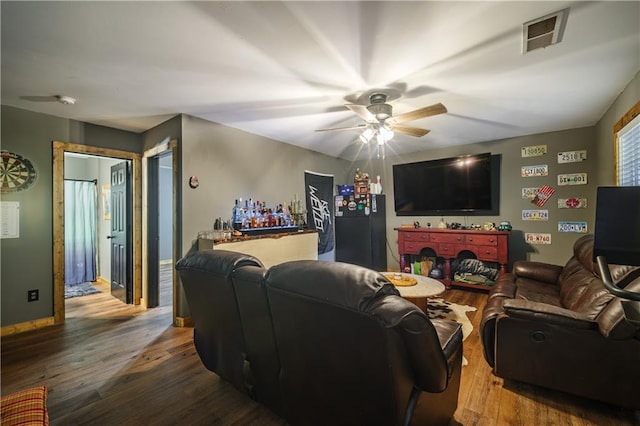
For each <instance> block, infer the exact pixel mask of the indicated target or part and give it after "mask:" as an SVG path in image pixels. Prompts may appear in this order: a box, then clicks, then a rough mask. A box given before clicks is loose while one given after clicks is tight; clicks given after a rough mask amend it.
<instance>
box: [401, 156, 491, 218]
mask: <svg viewBox="0 0 640 426" xmlns="http://www.w3.org/2000/svg"><path fill="white" fill-rule="evenodd" d="M500 160H501V157H500V155H491V153H483V154H475V155H464V156H459V157H451V158H442V159H438V160H430V161H419V162H416V163H405V164H394V165H393V192H394V203H395V211H396V214H397V215H398V216H443V215H448V216H467V215H469V216H497V215H498V214H499V210H500Z"/></svg>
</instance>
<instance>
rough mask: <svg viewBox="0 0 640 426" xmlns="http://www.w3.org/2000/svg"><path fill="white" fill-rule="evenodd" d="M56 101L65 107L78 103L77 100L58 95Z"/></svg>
mask: <svg viewBox="0 0 640 426" xmlns="http://www.w3.org/2000/svg"><path fill="white" fill-rule="evenodd" d="M56 99H57V100H58V102H60V103H61V104H63V105H74V104H75V103H76V100H75V99H74V98H72V97H71V96H64V95H58V96H56Z"/></svg>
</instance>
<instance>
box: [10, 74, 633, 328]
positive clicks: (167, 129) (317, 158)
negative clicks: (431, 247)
mask: <svg viewBox="0 0 640 426" xmlns="http://www.w3.org/2000/svg"><path fill="white" fill-rule="evenodd" d="M639 99H640V77H638V76H636V77H635V78H634V80H633V81H631V82H630V84H629V85H628V87H627V88H626V89H625V90H624V91H623V92H622V93H621V94H620V96H619V97H618V98H617V99H616V100H615V101H614V100H612V105H611V107H610V108H609V109H608V111H607V112H605V113H604V115H603V118H602V119H601V120H600V122H599V123H597V124H596V125H595V126H593V127H587V128H583V129H574V130H567V131H562V132H552V133H548V134H543V135H532V136H526V137H522V138H514V139H507V140H501V141H493V142H486V143H479V144H472V145H466V146H462V147H456V148H450V149H441V150H430V151H424V152H421V153H417V154H414V155H411V156H406V157H402V158H391V157H388V158H387V159H386V160H385V162H384V163H380V162H379V161H377V160H373V161H371V162H366V163H361V164H358V165H359V166H360V167H361V168H362V169H363V170H367V171H369V172H370V173H371V174H372V175H373V176H375V175H376V174H380V175H381V176H382V183H383V188H384V192H385V193H386V194H387V196H388V197H389V199H390V202H388V203H387V205H388V209H389V210H388V212H387V213H388V224H387V239H388V241H389V243H390V245H391V247H392V248H393V250H392V251H390V252H389V256H388V264H389V267H393V266H394V260H393V259H394V256H395V257H396V258H397V246H396V240H397V238H396V233H395V231H393V228H394V227H397V226H399V225H400V224H402V223H407V222H409V221H410V220H411V219H412V218H410V217H396V216H395V213H394V212H393V204H392V196H393V194H392V188H393V183H392V180H391V164H394V163H399V162H409V161H419V160H423V159H425V160H426V159H432V158H442V157H447V156H452V155H458V154H472V153H479V152H486V151H490V152H493V153H496V154H498V153H500V154H502V185H501V200H502V208H501V212H500V216H498V217H490V218H483V217H469V218H467V222H469V223H470V222H482V221H485V220H491V221H494V222H497V221H500V220H510V221H511V222H512V224H513V225H514V229H515V231H516V232H515V233H514V236H513V238H512V244H511V250H510V252H511V258H512V260H513V259H519V258H528V259H534V260H541V261H551V262H553V263H560V264H562V263H564V262H566V260H567V259H568V257H569V256H570V254H571V252H570V249H571V244H572V242H573V241H575V239H576V238H577V237H578V236H579V235H578V234H558V233H557V232H556V231H557V221H558V220H586V221H587V222H588V223H589V226H590V227H591V228H592V225H593V206H594V204H593V201H594V198H593V197H594V194H595V187H596V186H597V185H599V184H611V183H612V176H613V151H612V150H613V142H612V140H613V138H612V126H613V124H614V123H615V122H616V121H617V120H618V119H619V118H620V117H621V116H622V115H623V114H624V113H626V112H627V110H629V109H630V108H631V107H632V106H633V105H634V104H635V103H636V102H637V101H638V100H639ZM0 111H1V120H2V127H1V130H2V132H1V136H2V149H6V150H9V151H12V152H16V153H18V154H21V155H24V156H26V157H27V158H29V159H30V160H31V161H32V162H33V163H34V164H35V166H36V168H37V170H38V180H37V182H36V184H35V185H34V186H33V187H31V188H29V189H28V190H26V191H23V192H19V193H16V194H3V195H2V199H3V200H7V201H19V202H20V203H21V216H20V238H19V239H3V240H1V241H0V249H1V251H2V256H1V268H2V269H1V280H2V281H1V282H2V288H1V294H0V296H1V309H2V321H1V324H2V326H7V325H11V324H17V323H21V322H26V321H30V320H35V319H40V318H45V317H49V316H52V314H53V312H52V311H53V288H52V287H53V279H52V274H51V271H52V269H53V266H52V258H53V256H52V250H51V247H52V241H53V238H52V235H51V234H52V193H51V188H52V169H51V165H52V158H51V141H52V140H59V141H64V142H73V143H80V144H86V145H92V146H100V147H105V148H113V149H124V150H128V151H136V152H140V153H142V152H143V151H144V150H145V149H149V148H151V147H153V146H155V145H157V144H158V143H160V142H162V141H165V140H171V139H177V140H178V141H180V143H181V145H182V146H181V148H180V149H179V155H180V156H181V159H180V162H181V166H182V171H179V173H181V178H180V185H179V187H178V188H176V190H177V197H178V202H179V205H181V206H182V209H180V210H181V211H180V212H179V214H180V217H179V218H178V223H180V224H181V226H182V232H181V230H180V229H179V230H178V233H179V234H180V235H177V236H176V238H177V239H178V240H177V241H178V244H179V245H181V247H180V253H185V252H186V251H187V250H188V248H189V247H190V245H191V241H192V240H193V239H194V238H195V237H196V235H197V232H198V231H200V230H204V229H209V228H210V227H211V225H212V221H213V218H214V217H216V216H223V217H226V216H228V215H229V214H230V212H231V206H232V204H233V201H234V200H235V198H236V197H243V198H246V197H254V198H258V197H260V198H262V199H264V200H266V201H268V202H280V201H288V200H290V199H291V197H292V196H293V194H296V193H297V194H298V195H299V196H300V197H302V196H303V194H304V184H303V180H302V176H303V172H304V170H306V169H308V170H313V171H317V172H323V173H333V174H334V175H335V182H336V183H348V182H349V181H352V180H353V167H351V164H350V163H348V162H346V161H343V160H337V159H334V158H331V157H327V156H324V155H322V154H319V153H315V152H311V151H308V150H304V149H301V148H297V147H293V146H289V145H285V144H282V143H279V142H277V141H273V140H270V139H266V138H262V137H259V136H255V135H250V134H247V133H244V132H241V131H238V130H235V129H232V128H228V127H224V126H222V125H219V124H216V123H211V122H207V121H204V120H199V119H195V118H191V117H187V116H176V117H174V118H173V119H171V120H168V121H167V122H165V123H163V124H161V125H159V126H157V127H156V128H154V129H151V130H149V131H147V132H145V133H144V134H143V135H138V134H134V133H130V132H124V131H119V130H115V129H109V128H106V127H102V126H95V125H90V124H87V123H81V122H77V121H73V120H67V119H62V118H58V117H53V116H49V115H45V114H38V113H32V112H28V111H24V110H20V109H16V108H12V107H7V106H2V107H1V110H0ZM183 133H184V135H183ZM538 144H546V145H547V146H548V154H547V156H546V157H542V158H544V160H545V161H544V163H545V164H548V165H549V168H550V176H549V177H548V178H530V179H531V180H530V181H528V180H525V179H522V178H520V174H519V170H520V166H521V165H524V164H541V163H542V162H540V163H538V162H537V161H535V159H523V158H520V148H521V146H528V145H538ZM575 149H586V150H587V151H588V160H587V161H586V162H585V163H579V164H574V165H565V166H562V167H560V166H561V165H558V164H557V163H556V162H555V153H556V152H557V151H561V150H562V151H565V150H575ZM539 158H541V157H538V159H539ZM573 171H585V172H587V173H589V185H587V186H584V187H582V186H580V187H574V188H571V187H558V186H557V185H556V184H555V182H556V181H555V179H556V174H557V173H569V172H573ZM191 175H196V176H198V177H199V179H200V187H199V188H198V189H195V190H192V189H190V188H189V187H188V178H189V176H191ZM534 181H535V182H536V184H543V183H549V184H552V185H551V186H553V187H555V188H556V189H557V191H558V192H557V193H556V194H555V195H554V198H553V199H552V200H551V201H550V202H549V203H552V204H549V203H547V206H548V209H549V212H550V215H551V220H549V221H548V222H546V223H537V222H522V221H521V220H520V217H521V211H522V209H525V208H530V206H532V204H530V203H528V202H527V201H526V200H522V199H521V198H520V188H521V187H523V186H535V185H529V183H530V182H531V183H533V182H534ZM574 190H575V191H576V193H578V191H580V193H581V194H582V193H584V194H586V196H587V197H588V198H589V202H590V206H591V207H590V208H589V209H585V210H579V211H576V210H573V211H566V212H565V211H563V212H560V211H559V210H558V209H557V208H556V207H555V206H557V203H556V204H553V203H554V201H555V200H556V199H557V196H563V197H564V196H565V195H566V194H569V193H571V194H573V191H574ZM183 194H184V195H183ZM415 219H416V220H420V221H421V222H426V220H427V219H426V218H425V217H418V218H415ZM432 219H434V220H432V222H435V219H437V218H432ZM446 219H447V220H448V221H458V222H464V221H465V218H455V217H447V218H446ZM522 232H550V233H552V238H553V244H552V245H550V246H532V247H528V246H526V245H524V243H523V241H522V240H521V238H522V237H521V233H522ZM34 261H35V262H37V263H38V265H39V267H38V268H30V267H28V265H29V264H30V263H33V262H34ZM34 288H37V289H39V290H40V301H38V302H32V303H27V297H26V293H27V290H29V289H34ZM178 310H179V315H186V314H187V313H188V309H187V307H186V304H185V303H184V298H183V295H182V293H181V292H180V293H179V308H178Z"/></svg>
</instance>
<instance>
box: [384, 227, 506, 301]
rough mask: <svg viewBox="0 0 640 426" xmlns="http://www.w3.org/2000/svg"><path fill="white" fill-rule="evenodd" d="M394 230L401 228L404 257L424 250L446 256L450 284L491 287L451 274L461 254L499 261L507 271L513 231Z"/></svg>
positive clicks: (446, 280)
mask: <svg viewBox="0 0 640 426" xmlns="http://www.w3.org/2000/svg"><path fill="white" fill-rule="evenodd" d="M395 230H396V231H398V253H399V254H400V258H401V259H404V256H405V255H409V256H424V253H425V252H429V251H430V252H433V253H434V254H435V255H436V256H438V257H442V258H444V277H443V278H442V281H443V283H444V285H445V286H446V287H447V288H451V287H452V286H456V287H467V288H476V289H481V290H485V291H488V290H489V289H490V288H491V286H488V285H485V284H474V283H473V282H460V281H456V280H455V279H454V277H452V271H451V261H452V260H453V259H456V258H457V257H458V256H459V255H460V254H465V255H468V254H469V253H472V254H473V255H474V256H475V258H476V259H478V260H479V261H482V262H495V263H497V264H498V265H499V269H500V274H504V273H506V271H507V264H508V262H509V260H508V259H509V235H510V234H511V232H509V231H474V230H465V229H434V228H417V229H412V228H395ZM401 263H404V262H401ZM467 281H469V280H467Z"/></svg>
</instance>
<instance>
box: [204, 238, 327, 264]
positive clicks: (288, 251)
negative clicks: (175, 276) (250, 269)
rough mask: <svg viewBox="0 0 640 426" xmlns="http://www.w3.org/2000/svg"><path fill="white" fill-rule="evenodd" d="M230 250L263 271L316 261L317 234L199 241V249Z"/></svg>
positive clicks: (205, 239)
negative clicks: (254, 261) (257, 263)
mask: <svg viewBox="0 0 640 426" xmlns="http://www.w3.org/2000/svg"><path fill="white" fill-rule="evenodd" d="M211 249H213V250H230V251H236V252H240V253H245V254H249V255H251V256H255V257H256V258H258V259H259V260H260V261H261V262H262V264H263V265H264V266H265V268H270V267H271V266H273V265H277V264H279V263H283V262H288V261H291V260H318V232H317V231H315V230H312V229H305V230H300V231H298V230H296V231H290V232H280V233H270V234H258V235H251V236H249V235H247V234H243V235H242V236H232V237H231V238H230V239H226V240H225V239H222V238H219V239H207V238H198V250H211Z"/></svg>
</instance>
